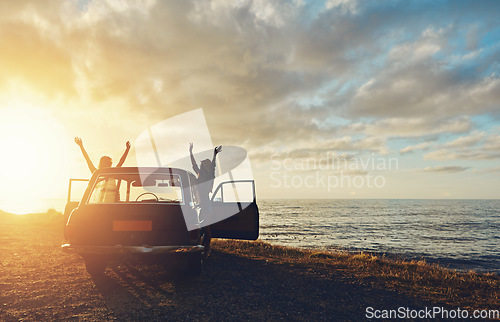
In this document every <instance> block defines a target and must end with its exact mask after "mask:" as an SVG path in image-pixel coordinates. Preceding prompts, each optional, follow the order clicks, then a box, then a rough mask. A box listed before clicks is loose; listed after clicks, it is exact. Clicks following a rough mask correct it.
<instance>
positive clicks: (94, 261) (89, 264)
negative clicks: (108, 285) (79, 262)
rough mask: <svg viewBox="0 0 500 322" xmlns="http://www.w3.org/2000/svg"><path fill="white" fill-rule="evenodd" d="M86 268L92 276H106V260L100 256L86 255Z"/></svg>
mask: <svg viewBox="0 0 500 322" xmlns="http://www.w3.org/2000/svg"><path fill="white" fill-rule="evenodd" d="M84 260H85V268H86V269H87V272H88V273H89V274H90V276H92V277H102V276H104V271H105V270H106V262H105V260H104V259H103V258H102V257H100V256H91V255H89V256H85V257H84Z"/></svg>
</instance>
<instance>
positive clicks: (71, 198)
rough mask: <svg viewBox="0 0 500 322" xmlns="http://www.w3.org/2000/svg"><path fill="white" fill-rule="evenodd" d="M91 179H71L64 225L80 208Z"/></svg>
mask: <svg viewBox="0 0 500 322" xmlns="http://www.w3.org/2000/svg"><path fill="white" fill-rule="evenodd" d="M88 182H89V179H69V187H68V200H67V202H66V207H65V208H64V223H66V221H67V220H68V217H69V215H70V214H71V212H72V211H73V209H75V208H76V207H78V204H79V203H80V200H81V199H82V197H83V194H84V192H85V189H86V188H87V184H88Z"/></svg>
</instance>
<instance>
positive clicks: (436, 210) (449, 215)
mask: <svg viewBox="0 0 500 322" xmlns="http://www.w3.org/2000/svg"><path fill="white" fill-rule="evenodd" d="M65 203H66V201H65V200H64V199H48V200H45V201H40V202H39V203H37V204H34V203H29V204H24V206H25V207H22V208H19V204H16V205H14V204H13V205H11V207H10V209H9V207H8V206H9V203H6V202H5V201H3V202H1V200H0V209H2V210H4V211H10V212H14V213H16V212H15V211H14V210H15V209H17V210H18V211H19V212H17V213H29V212H46V211H47V209H49V208H54V209H56V210H58V211H63V210H64V206H65ZM257 204H258V206H259V210H260V236H259V238H260V239H261V240H263V241H267V242H270V243H273V244H278V245H285V246H292V247H301V248H317V249H327V250H328V249H341V250H347V251H355V252H359V251H366V252H373V253H380V254H385V255H386V256H389V257H391V256H392V257H396V258H406V259H425V260H426V261H427V262H430V263H439V264H440V265H442V266H445V267H449V268H453V269H458V270H463V271H468V270H476V271H480V272H496V273H497V274H500V200H450V199H446V200H400V199H394V200H390V199H370V200H360V199H346V200H335V199H334V200H262V199H261V200H258V202H257ZM28 206H29V207H28ZM16 207H17V208H16ZM34 207H36V209H35V208H34Z"/></svg>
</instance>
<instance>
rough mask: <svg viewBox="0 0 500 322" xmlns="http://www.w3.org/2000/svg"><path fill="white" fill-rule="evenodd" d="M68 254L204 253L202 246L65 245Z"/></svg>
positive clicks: (64, 249) (63, 247)
mask: <svg viewBox="0 0 500 322" xmlns="http://www.w3.org/2000/svg"><path fill="white" fill-rule="evenodd" d="M61 247H62V250H63V251H64V252H66V253H76V254H103V255H104V254H110V255H114V254H117V255H126V254H151V255H158V254H166V253H196V252H201V251H203V249H204V247H203V246H202V245H190V246H121V245H116V246H73V245H71V244H64V245H62V246H61Z"/></svg>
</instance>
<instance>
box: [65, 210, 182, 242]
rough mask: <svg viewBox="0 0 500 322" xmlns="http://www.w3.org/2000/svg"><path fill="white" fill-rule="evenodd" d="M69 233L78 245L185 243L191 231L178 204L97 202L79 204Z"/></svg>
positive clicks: (71, 219) (71, 239) (70, 222)
mask: <svg viewBox="0 0 500 322" xmlns="http://www.w3.org/2000/svg"><path fill="white" fill-rule="evenodd" d="M68 223H69V226H68V230H69V232H68V237H69V240H70V242H71V244H73V245H79V246H110V245H123V246H140V245H149V246H157V245H185V244H188V243H189V233H188V231H187V228H186V223H185V221H184V217H183V214H182V210H181V207H180V205H178V204H158V203H156V204H144V203H138V204H95V205H85V206H84V207H80V208H77V209H76V210H75V211H74V212H73V213H72V214H71V218H70V220H69V222H68Z"/></svg>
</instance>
